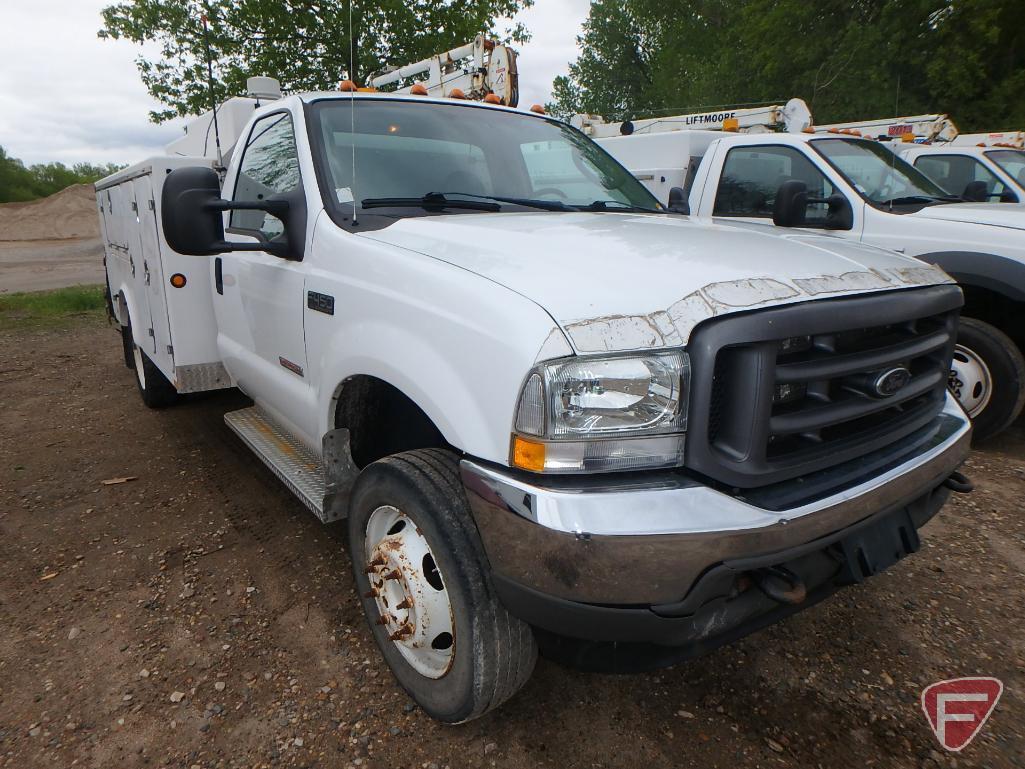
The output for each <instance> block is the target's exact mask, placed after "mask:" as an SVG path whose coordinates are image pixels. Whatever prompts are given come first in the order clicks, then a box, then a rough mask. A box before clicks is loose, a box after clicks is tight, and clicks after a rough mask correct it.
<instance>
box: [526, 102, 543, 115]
mask: <svg viewBox="0 0 1025 769" xmlns="http://www.w3.org/2000/svg"><path fill="white" fill-rule="evenodd" d="M530 111H531V112H536V113H537V114H539V115H544V114H547V113H546V112H545V108H544V107H542V106H541V105H540V104H531V105H530Z"/></svg>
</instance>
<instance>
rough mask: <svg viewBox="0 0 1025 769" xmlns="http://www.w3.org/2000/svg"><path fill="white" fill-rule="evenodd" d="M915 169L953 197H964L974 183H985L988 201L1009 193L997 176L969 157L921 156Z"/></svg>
mask: <svg viewBox="0 0 1025 769" xmlns="http://www.w3.org/2000/svg"><path fill="white" fill-rule="evenodd" d="M915 168H917V169H919V170H920V171H921V172H922V173H924V174H925V175H926V176H928V177H930V178H931V179H932V180H933V181H935V182H936V183H937V184H938V185H940V186H941V187H942V188H943V189H944V190H946V191H947V192H949V193H950V194H951V195H963V194H964V193H965V191H966V190H967V189H968V185H969V184H971V183H972V182H983V183H985V185H986V199H987V200H991V201H992V200H999V199H1000V197H1001V195H1003V194H1004V193H1005V192H1006V191H1007V185H1005V184H1004V183H1003V182H1002V181H1000V179H998V178H997V176H996V174H994V173H993V172H992V171H990V170H989V169H988V168H986V166H984V165H983V164H982V163H980V162H979V161H978V160H977V159H975V158H973V157H970V156H968V155H921V156H920V157H917V158H915Z"/></svg>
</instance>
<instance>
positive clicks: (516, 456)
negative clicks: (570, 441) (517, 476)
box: [512, 435, 545, 473]
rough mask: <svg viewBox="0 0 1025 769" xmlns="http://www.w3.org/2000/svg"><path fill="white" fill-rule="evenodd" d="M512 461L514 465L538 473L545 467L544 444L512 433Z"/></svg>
mask: <svg viewBox="0 0 1025 769" xmlns="http://www.w3.org/2000/svg"><path fill="white" fill-rule="evenodd" d="M512 461H513V466H514V467H519V468H521V469H523V470H532V471H533V472H535V473H539V472H541V471H542V470H544V469H545V445H544V444H543V443H537V442H535V441H528V440H527V439H526V438H521V437H520V436H518V435H514V436H513V446H512Z"/></svg>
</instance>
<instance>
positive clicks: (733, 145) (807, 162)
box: [701, 141, 863, 239]
mask: <svg viewBox="0 0 1025 769" xmlns="http://www.w3.org/2000/svg"><path fill="white" fill-rule="evenodd" d="M715 162H717V164H721V165H720V168H719V172H718V173H717V174H716V173H715V172H714V170H713V173H712V174H711V177H710V178H711V179H717V180H718V183H717V185H716V187H715V188H714V189H708V188H707V186H706V188H705V189H704V190H703V191H702V205H701V210H702V211H707V210H708V209H709V208H711V210H712V216H714V217H716V218H720V217H721V218H725V219H740V220H744V221H749V222H755V223H760V224H772V223H773V222H772V214H773V208H774V206H775V202H776V194H777V192H778V191H779V188H780V186H781V185H782V184H783V183H784V182H787V181H791V180H796V181H801V182H804V184H805V186H806V187H807V188H808V197H809V198H810V199H812V200H817V201H824V200H826V199H827V198H830V197H831V196H833V195H842V196H843V197H844V198H845V199H846V200H847V202H848V204H850V206H851V211H852V214H853V216H851V217H850V222H849V226H844V227H839V228H838V227H837V224H838V222H837V220H836V216H837V215H836V211H835V210H834V211H831V210H830V207H829V205H827V204H826V203H824V202H813V203H809V205H808V209H807V215H806V219H805V222H806V223H805V226H803V227H801V228H800V230H802V231H805V230H810V231H812V232H820V233H829V234H832V235H840V236H843V237H850V238H854V239H858V238H859V237H860V234H861V224H862V219H863V217H862V205H861V200H860V199H857V198H855V199H852V198H851V196H850V195H848V194H847V193H846V191H845V190H843V189H841V188H840V187H839V185H837V184H835V183H834V182H833V180H832V179H830V178H829V177H828V176H826V174H825V173H823V171H822V170H821V169H820V168H819V167H818V166H817V165H816V164H815V163H814V162H812V160H811V159H810V158H809V157H807V156H806V155H805V154H804V153H803V152H802V151H801V149H799V148H798V147H794V146H790V145H785V144H764V143H757V144H743V143H741V142H732V141H731V142H721V143H720V146H719V149H718V152H717V156H716V158H715Z"/></svg>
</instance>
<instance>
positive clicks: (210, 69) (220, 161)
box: [200, 13, 224, 173]
mask: <svg viewBox="0 0 1025 769" xmlns="http://www.w3.org/2000/svg"><path fill="white" fill-rule="evenodd" d="M200 18H201V19H202V20H203V45H204V46H205V47H206V83H207V86H208V87H209V89H210V108H211V109H212V110H213V113H214V143H215V144H216V145H217V171H218V173H224V158H223V157H222V156H221V131H220V128H219V127H218V125H217V98H216V97H215V96H214V65H213V58H212V57H211V56H210V30H209V29H208V27H207V21H206V14H205V13H204V14H203V15H202V16H200ZM208 130H209V129H208Z"/></svg>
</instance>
